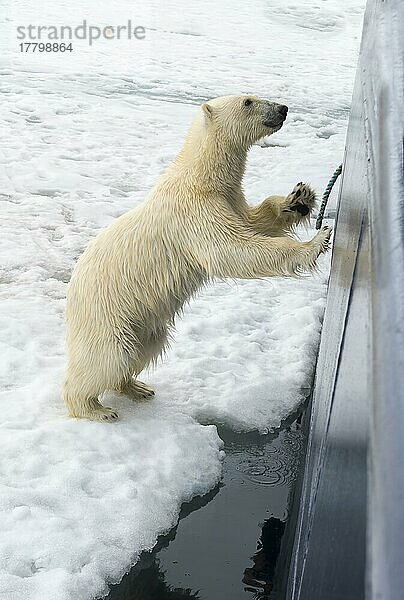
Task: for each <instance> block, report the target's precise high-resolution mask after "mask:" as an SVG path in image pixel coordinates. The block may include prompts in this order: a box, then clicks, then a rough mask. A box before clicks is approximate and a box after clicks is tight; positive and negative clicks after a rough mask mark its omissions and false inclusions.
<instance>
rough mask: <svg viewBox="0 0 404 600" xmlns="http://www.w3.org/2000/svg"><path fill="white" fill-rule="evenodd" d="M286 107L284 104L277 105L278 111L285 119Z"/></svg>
mask: <svg viewBox="0 0 404 600" xmlns="http://www.w3.org/2000/svg"><path fill="white" fill-rule="evenodd" d="M288 110H289V109H288V107H287V106H286V105H285V104H281V105H280V106H279V107H278V111H279V112H280V113H281V115H282V117H283V118H284V119H286V115H287V114H288Z"/></svg>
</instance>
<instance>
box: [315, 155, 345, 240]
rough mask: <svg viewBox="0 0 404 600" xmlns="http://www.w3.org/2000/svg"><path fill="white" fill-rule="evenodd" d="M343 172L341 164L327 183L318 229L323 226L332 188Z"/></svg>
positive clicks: (317, 223) (318, 218)
mask: <svg viewBox="0 0 404 600" xmlns="http://www.w3.org/2000/svg"><path fill="white" fill-rule="evenodd" d="M341 172H342V165H340V166H339V167H338V168H337V169H336V170H335V171H334V174H333V176H332V177H331V179H330V181H329V182H328V184H327V187H326V188H325V192H324V194H323V199H322V200H321V206H320V210H319V211H318V217H317V221H316V229H320V228H321V224H322V222H323V218H324V212H325V208H326V206H327V202H328V198H329V196H330V194H331V190H332V188H333V187H334V183H335V182H336V181H337V179H338V177H339V176H340V175H341Z"/></svg>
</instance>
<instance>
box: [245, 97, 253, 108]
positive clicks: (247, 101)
mask: <svg viewBox="0 0 404 600" xmlns="http://www.w3.org/2000/svg"><path fill="white" fill-rule="evenodd" d="M251 104H252V100H250V99H249V98H247V100H244V106H251Z"/></svg>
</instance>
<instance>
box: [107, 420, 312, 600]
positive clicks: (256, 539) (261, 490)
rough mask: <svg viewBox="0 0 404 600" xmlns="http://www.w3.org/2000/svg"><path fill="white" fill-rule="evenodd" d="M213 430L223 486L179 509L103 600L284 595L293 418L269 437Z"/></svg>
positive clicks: (246, 599) (296, 429)
mask: <svg viewBox="0 0 404 600" xmlns="http://www.w3.org/2000/svg"><path fill="white" fill-rule="evenodd" d="M219 433H220V436H221V438H222V439H223V440H224V442H225V451H226V459H225V462H224V475H223V481H222V483H221V484H220V486H218V487H217V488H216V489H215V490H213V491H212V492H210V493H209V494H208V495H207V496H204V497H203V498H197V499H194V500H193V501H192V502H191V503H189V504H187V505H186V506H184V507H183V510H182V513H181V518H180V521H179V524H178V526H177V527H176V528H175V529H173V530H172V531H171V532H170V534H169V535H167V536H163V537H161V538H160V539H159V542H158V544H157V546H156V548H155V549H154V550H153V551H152V552H150V553H144V554H143V555H142V557H141V560H140V561H139V562H138V563H137V565H135V567H133V569H132V570H131V571H130V572H129V573H128V574H127V575H126V576H125V577H124V578H123V580H122V581H121V583H120V584H119V585H116V586H113V587H112V588H111V590H110V593H109V595H108V600H180V599H183V598H194V599H198V600H223V599H225V600H283V598H284V591H283V589H282V588H283V584H282V578H283V577H284V574H285V569H286V568H287V565H286V562H287V556H288V552H287V551H286V552H285V545H287V543H288V542H287V541H285V539H286V538H287V535H285V534H284V532H285V528H287V527H286V526H287V520H288V515H289V507H290V500H291V492H292V490H293V486H294V483H295V480H296V476H297V473H298V469H299V463H300V457H301V454H302V448H303V447H304V441H305V436H304V434H303V432H302V429H301V426H300V425H299V424H298V423H297V422H294V423H293V424H292V425H289V426H288V427H286V428H285V429H283V430H281V431H280V432H279V435H277V436H276V437H274V436H272V437H271V436H269V435H268V436H259V435H256V434H248V435H241V434H234V433H231V432H229V431H227V430H220V431H219ZM282 548H283V550H282V551H281V549H282Z"/></svg>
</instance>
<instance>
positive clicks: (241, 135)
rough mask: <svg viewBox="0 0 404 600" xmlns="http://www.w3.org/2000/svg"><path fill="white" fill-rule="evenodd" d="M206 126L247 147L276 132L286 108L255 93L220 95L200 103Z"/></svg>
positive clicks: (228, 140)
mask: <svg viewBox="0 0 404 600" xmlns="http://www.w3.org/2000/svg"><path fill="white" fill-rule="evenodd" d="M202 111H203V113H204V120H205V127H206V128H207V130H208V131H209V130H211V131H217V132H218V133H219V135H220V139H221V140H222V141H223V142H228V143H230V144H231V145H236V146H238V147H242V148H246V149H247V148H249V147H250V146H251V145H252V144H254V143H255V142H257V141H258V140H259V139H261V138H262V137H264V136H267V135H271V134H272V133H275V131H278V130H279V129H280V128H281V127H282V125H283V123H284V121H285V119H286V115H287V113H288V107H287V106H284V105H283V104H277V103H276V102H270V101H269V100H264V99H262V98H258V97H257V96H222V97H220V98H215V99H214V100H209V102H206V103H205V104H203V105H202Z"/></svg>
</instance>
